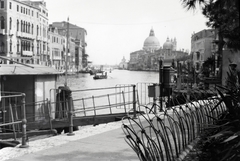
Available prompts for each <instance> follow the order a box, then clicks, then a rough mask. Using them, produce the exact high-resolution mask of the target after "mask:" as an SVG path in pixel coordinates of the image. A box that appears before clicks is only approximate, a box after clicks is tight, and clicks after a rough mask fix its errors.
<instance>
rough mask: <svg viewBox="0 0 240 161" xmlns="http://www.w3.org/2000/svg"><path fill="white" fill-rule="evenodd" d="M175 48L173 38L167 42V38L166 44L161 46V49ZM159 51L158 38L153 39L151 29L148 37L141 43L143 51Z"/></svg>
mask: <svg viewBox="0 0 240 161" xmlns="http://www.w3.org/2000/svg"><path fill="white" fill-rule="evenodd" d="M176 46H177V41H176V38H174V40H173V39H171V40H169V38H167V40H166V42H165V43H164V44H163V49H170V50H176ZM159 49H161V46H160V43H159V41H158V38H157V37H155V33H154V30H153V29H151V30H150V34H149V36H148V37H147V38H146V39H145V41H144V43H143V50H145V51H148V52H154V51H156V50H159Z"/></svg>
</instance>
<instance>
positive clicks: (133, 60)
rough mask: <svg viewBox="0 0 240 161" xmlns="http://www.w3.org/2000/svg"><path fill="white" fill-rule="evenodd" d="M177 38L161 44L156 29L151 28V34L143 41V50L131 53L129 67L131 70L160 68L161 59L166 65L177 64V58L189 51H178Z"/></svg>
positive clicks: (155, 69) (156, 69)
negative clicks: (155, 32)
mask: <svg viewBox="0 0 240 161" xmlns="http://www.w3.org/2000/svg"><path fill="white" fill-rule="evenodd" d="M176 48H177V40H176V38H174V39H171V40H170V39H169V38H167V40H166V42H165V43H164V44H163V47H161V46H160V43H159V41H158V39H157V38H156V37H155V34H154V30H153V29H151V30H150V34H149V36H148V37H147V38H146V39H145V41H144V43H143V50H138V51H135V52H132V53H130V61H129V66H128V67H129V69H130V70H151V71H158V70H159V60H160V59H163V61H164V65H165V66H166V65H167V66H171V65H172V64H173V63H174V64H176V63H177V62H176V60H177V59H179V58H181V57H184V56H186V55H188V53H187V52H184V51H177V50H176Z"/></svg>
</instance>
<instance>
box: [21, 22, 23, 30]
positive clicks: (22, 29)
mask: <svg viewBox="0 0 240 161" xmlns="http://www.w3.org/2000/svg"><path fill="white" fill-rule="evenodd" d="M21 32H23V21H22V20H21Z"/></svg>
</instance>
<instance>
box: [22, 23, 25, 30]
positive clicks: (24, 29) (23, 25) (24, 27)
mask: <svg viewBox="0 0 240 161" xmlns="http://www.w3.org/2000/svg"><path fill="white" fill-rule="evenodd" d="M22 32H25V21H23V30H22Z"/></svg>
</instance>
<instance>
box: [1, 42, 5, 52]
mask: <svg viewBox="0 0 240 161" xmlns="http://www.w3.org/2000/svg"><path fill="white" fill-rule="evenodd" d="M4 47H5V45H4V42H2V43H1V46H0V52H4Z"/></svg>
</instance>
